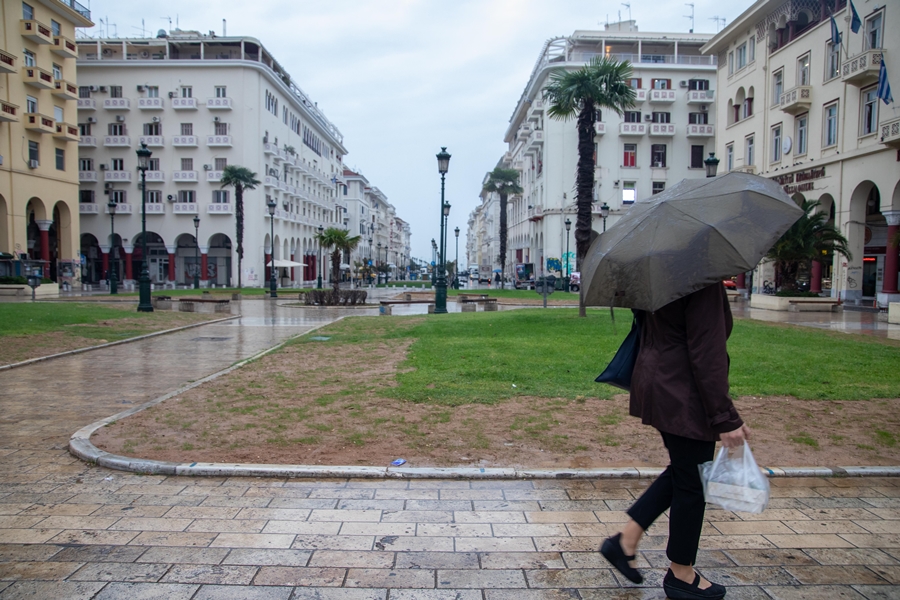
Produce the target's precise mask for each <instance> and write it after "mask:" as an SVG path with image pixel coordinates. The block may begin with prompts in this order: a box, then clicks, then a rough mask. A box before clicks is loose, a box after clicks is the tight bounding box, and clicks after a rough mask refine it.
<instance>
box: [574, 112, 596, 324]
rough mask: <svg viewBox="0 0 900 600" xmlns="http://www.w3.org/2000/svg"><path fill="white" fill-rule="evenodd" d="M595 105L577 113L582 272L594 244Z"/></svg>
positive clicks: (578, 248)
mask: <svg viewBox="0 0 900 600" xmlns="http://www.w3.org/2000/svg"><path fill="white" fill-rule="evenodd" d="M594 115H595V113H594V106H593V103H585V104H584V106H582V107H581V110H580V111H579V113H578V169H577V171H576V175H575V194H576V205H577V208H578V212H577V217H576V220H575V253H576V254H575V267H576V270H578V271H579V272H581V263H582V262H583V261H584V258H585V257H586V256H587V251H588V248H589V247H590V245H591V229H592V228H593V217H592V215H591V208H592V205H593V202H594ZM578 316H579V317H585V316H587V310H586V308H585V305H584V287H582V288H581V291H580V292H579V294H578Z"/></svg>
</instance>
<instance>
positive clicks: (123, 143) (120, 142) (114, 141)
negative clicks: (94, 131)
mask: <svg viewBox="0 0 900 600" xmlns="http://www.w3.org/2000/svg"><path fill="white" fill-rule="evenodd" d="M103 145H104V146H106V147H108V148H130V147H131V138H130V137H128V136H127V135H108V136H106V137H105V138H103Z"/></svg>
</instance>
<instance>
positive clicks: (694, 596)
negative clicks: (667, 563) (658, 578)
mask: <svg viewBox="0 0 900 600" xmlns="http://www.w3.org/2000/svg"><path fill="white" fill-rule="evenodd" d="M699 586H700V575H696V577H694V583H685V582H683V581H682V580H680V579H678V578H677V577H675V574H674V573H672V570H671V569H669V572H668V573H666V576H665V578H663V589H664V590H665V591H666V596H667V597H669V598H670V599H671V600H721V598H724V597H725V586H722V585H719V584H718V583H711V585H710V586H709V587H708V588H706V589H705V590H701V589H700V587H699Z"/></svg>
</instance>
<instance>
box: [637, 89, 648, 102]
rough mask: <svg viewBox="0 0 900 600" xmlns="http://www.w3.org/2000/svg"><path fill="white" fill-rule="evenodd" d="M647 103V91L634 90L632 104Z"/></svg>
mask: <svg viewBox="0 0 900 600" xmlns="http://www.w3.org/2000/svg"><path fill="white" fill-rule="evenodd" d="M646 101H647V90H639V89H635V90H634V103H635V104H641V103H643V102H646Z"/></svg>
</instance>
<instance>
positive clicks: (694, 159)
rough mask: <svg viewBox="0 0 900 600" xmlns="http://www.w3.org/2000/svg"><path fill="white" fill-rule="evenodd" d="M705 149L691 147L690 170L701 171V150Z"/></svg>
mask: <svg viewBox="0 0 900 600" xmlns="http://www.w3.org/2000/svg"><path fill="white" fill-rule="evenodd" d="M704 149H705V148H704V147H703V146H698V145H694V146H691V168H692V169H702V168H703V150H704Z"/></svg>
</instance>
